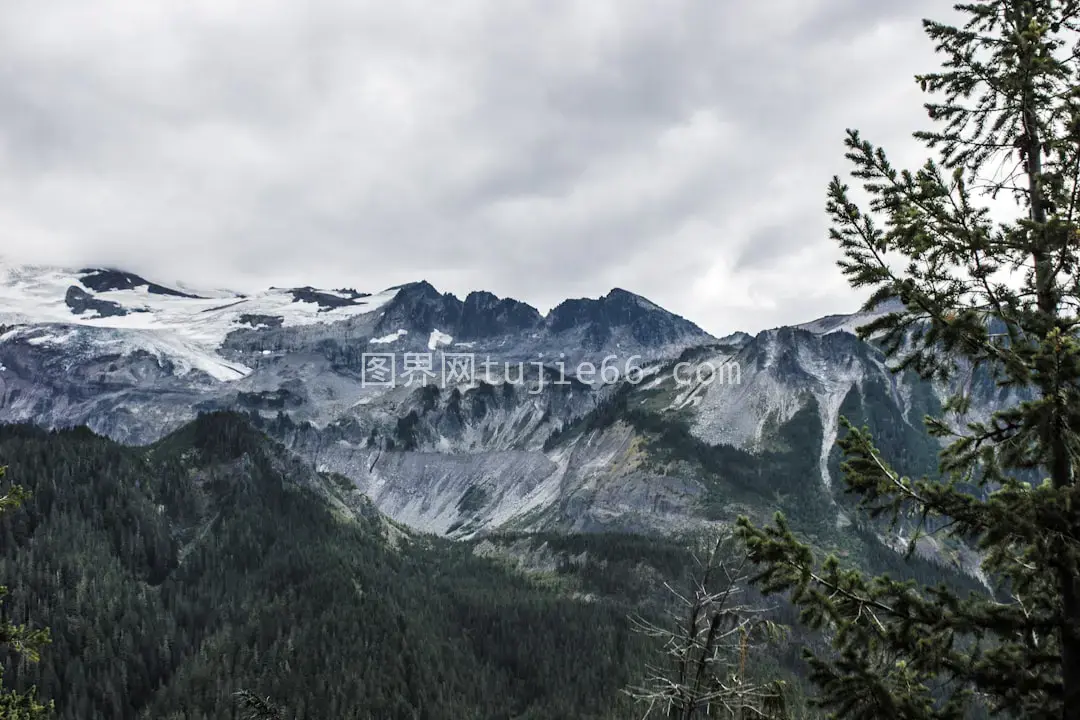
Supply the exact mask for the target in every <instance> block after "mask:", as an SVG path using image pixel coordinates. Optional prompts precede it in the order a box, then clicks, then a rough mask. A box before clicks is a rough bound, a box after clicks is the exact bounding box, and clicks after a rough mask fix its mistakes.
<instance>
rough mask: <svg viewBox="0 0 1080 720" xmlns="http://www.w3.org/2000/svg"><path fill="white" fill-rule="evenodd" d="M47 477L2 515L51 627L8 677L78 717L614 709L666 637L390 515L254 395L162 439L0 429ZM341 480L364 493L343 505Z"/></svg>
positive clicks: (621, 610) (38, 613)
mask: <svg viewBox="0 0 1080 720" xmlns="http://www.w3.org/2000/svg"><path fill="white" fill-rule="evenodd" d="M0 455H3V456H4V457H5V458H7V459H8V460H9V461H10V462H11V463H12V464H13V465H16V466H18V467H19V468H20V472H19V479H20V481H21V482H23V483H24V484H25V485H26V486H27V487H28V488H29V489H30V490H32V492H33V497H32V498H31V499H30V500H29V501H28V502H27V503H26V505H25V506H24V507H23V508H20V509H19V510H16V511H13V512H12V514H11V517H10V522H7V523H2V524H0V531H2V533H3V535H2V539H3V544H2V546H0V547H2V552H0V576H2V577H4V578H5V579H8V580H9V581H10V583H11V586H12V594H11V598H10V602H9V603H8V605H7V611H8V612H9V613H10V617H12V618H13V619H16V620H19V621H21V619H23V618H27V617H32V618H34V619H35V621H40V622H41V623H42V624H48V625H49V626H51V628H52V636H53V643H52V645H51V646H50V648H49V651H48V652H47V653H44V654H43V655H42V658H41V662H40V663H38V664H36V665H29V664H18V665H14V666H12V667H11V669H10V671H9V672H10V675H9V677H8V678H7V679H8V680H9V681H10V682H11V683H12V685H13V686H14V687H15V688H17V689H19V690H25V689H28V688H29V687H30V686H31V685H34V684H36V685H37V686H38V687H39V688H40V689H41V692H42V694H43V695H44V696H46V697H52V698H55V699H56V703H57V708H56V709H57V715H58V717H60V718H72V719H75V718H78V719H80V720H82V719H84V718H91V717H108V718H117V719H118V720H122V719H124V718H155V719H158V718H190V719H195V718H232V717H235V715H234V713H235V712H237V704H236V698H235V696H234V693H236V692H237V691H239V690H247V691H249V692H250V693H252V694H253V695H252V696H251V697H255V698H267V697H270V698H271V699H272V701H273V702H274V703H276V704H280V705H282V706H285V707H287V708H288V711H289V713H290V715H289V717H291V716H292V715H295V716H296V717H297V718H320V719H321V718H391V719H392V718H410V719H411V718H419V717H422V718H433V719H434V718H448V719H449V718H454V719H456V718H473V717H475V718H499V717H502V718H511V717H514V718H518V717H529V718H567V717H575V718H615V717H624V716H625V715H624V714H623V711H624V710H625V709H626V706H627V704H628V703H629V699H626V698H623V697H622V696H621V694H620V693H619V690H620V688H622V687H624V686H625V685H626V684H627V683H628V682H629V681H630V680H631V679H632V678H633V677H634V673H636V672H637V670H638V668H640V666H641V663H642V658H644V657H645V656H646V655H647V653H648V648H647V647H645V646H644V645H643V643H642V641H641V640H640V639H638V638H635V637H634V636H633V635H632V634H631V633H630V631H629V626H628V620H627V617H626V610H625V607H624V606H620V605H617V604H615V603H609V602H583V601H580V600H574V599H571V598H569V597H566V596H565V595H564V594H563V593H561V592H558V591H557V590H556V589H542V588H541V587H539V586H537V585H536V584H535V583H534V582H533V581H531V580H529V579H527V578H526V577H525V576H522V575H519V574H517V573H508V572H507V571H506V570H504V569H503V568H502V567H501V566H500V565H498V564H497V563H494V562H492V561H489V560H484V559H481V558H478V557H476V556H475V555H473V553H472V551H471V548H470V547H468V546H466V545H462V544H452V543H449V542H442V541H438V540H436V539H433V538H420V537H418V538H411V539H410V538H405V539H402V540H400V541H397V542H396V543H391V542H390V541H388V539H387V534H386V530H385V526H384V524H383V521H382V520H381V519H380V518H379V516H378V515H377V514H376V513H374V512H373V511H371V510H370V509H365V508H367V507H368V506H366V505H364V504H363V502H362V499H360V498H358V497H352V499H350V496H349V495H347V494H341V493H344V492H346V490H347V488H346V487H343V486H342V485H341V484H340V483H339V482H337V481H335V480H334V478H331V477H328V476H321V475H317V474H315V473H314V472H313V471H311V470H310V469H308V468H306V467H305V466H303V465H302V464H300V463H298V462H296V461H294V460H293V459H291V458H290V457H289V456H288V455H287V454H286V453H285V452H284V451H283V450H281V449H280V448H278V447H276V446H274V445H273V444H271V443H270V442H269V441H268V440H267V439H266V438H265V437H264V436H262V435H261V434H259V433H257V432H255V431H254V430H252V428H251V427H250V426H249V425H248V424H247V423H246V421H245V420H244V419H243V418H242V417H241V416H238V415H231V414H217V415H213V416H204V417H202V418H200V419H199V420H198V421H197V422H195V423H194V424H192V425H190V426H188V427H186V428H184V429H182V430H181V431H179V432H178V433H176V434H174V435H172V436H170V437H169V438H167V439H165V440H164V441H162V442H160V443H158V444H157V445H155V446H153V447H151V448H148V449H138V448H125V447H121V446H119V445H116V444H114V443H112V442H110V441H108V440H105V439H102V438H99V437H97V436H95V435H93V434H92V433H89V432H86V431H83V430H76V431H64V432H54V433H45V432H43V431H39V430H34V429H30V428H25V427H5V428H0ZM331 496H333V497H337V498H338V499H339V500H340V501H342V502H345V503H346V505H349V504H350V503H353V504H354V505H355V509H354V510H353V511H350V512H347V513H346V512H344V511H341V510H333V511H332V510H331V509H330V508H331V505H330V504H328V502H327V498H328V497H331Z"/></svg>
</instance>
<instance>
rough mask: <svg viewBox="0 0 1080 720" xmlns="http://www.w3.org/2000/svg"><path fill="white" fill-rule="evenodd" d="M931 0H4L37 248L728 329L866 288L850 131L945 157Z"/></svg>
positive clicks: (22, 239)
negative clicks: (604, 308)
mask: <svg viewBox="0 0 1080 720" xmlns="http://www.w3.org/2000/svg"><path fill="white" fill-rule="evenodd" d="M943 11H944V12H948V11H949V9H948V5H947V4H944V3H941V2H932V1H931V0H915V1H913V2H907V3H867V2H862V1H859V2H856V0H772V1H771V2H751V1H750V0H743V1H741V2H737V3H718V2H713V1H712V0H593V1H591V2H589V3H579V2H571V1H570V0H558V1H554V2H550V3H539V2H525V1H524V0H508V1H505V2H496V1H495V0H466V1H465V2H459V3H439V4H432V3H427V2H423V3H421V2H420V1H419V0H403V1H402V2H395V3H388V2H378V3H376V2H344V0H341V1H339V0H313V1H312V2H309V3H303V4H301V3H294V2H286V1H285V0H262V1H260V2H257V3H256V2H241V1H240V0H213V1H211V0H201V1H197V2H192V1H191V0H184V1H183V2H181V1H180V0H169V1H168V2H162V3H152V4H151V3H132V2H129V1H127V0H106V1H105V2H101V3H95V4H94V6H93V8H92V9H91V8H89V7H88V6H87V5H86V4H85V3H83V2H80V0H51V2H49V3H29V2H25V3H24V2H20V1H19V0H16V1H15V2H14V3H8V4H7V5H6V6H5V11H4V12H5V22H4V23H2V24H0V228H3V233H4V242H3V246H2V249H0V251H2V252H3V253H4V254H6V255H8V256H11V257H12V258H13V259H17V260H23V261H34V262H49V263H61V264H78V265H84V264H118V265H122V266H125V267H128V268H131V269H133V270H135V271H137V272H141V273H144V274H148V275H151V276H154V277H155V278H160V279H161V280H164V281H170V280H174V279H183V280H185V281H186V282H189V283H193V284H196V285H198V284H202V285H207V286H232V287H237V288H238V289H244V290H247V289H254V288H258V287H264V286H267V285H279V286H281V285H289V284H297V283H303V284H318V285H324V286H341V285H348V286H352V287H358V288H367V289H378V288H382V287H385V286H389V285H393V284H396V283H400V282H404V281H408V280H412V279H419V278H426V279H428V280H430V281H432V282H433V283H435V284H436V285H437V286H438V287H440V288H442V289H446V290H451V291H454V292H458V293H463V292H467V291H468V290H470V289H478V288H483V289H489V290H492V291H494V292H497V293H499V294H503V295H513V296H515V297H519V298H521V299H523V300H526V301H529V302H532V303H534V304H537V305H539V306H541V307H548V306H550V305H552V304H554V303H556V302H558V301H559V300H561V299H563V298H564V297H568V296H586V295H591V296H595V295H598V294H602V293H604V292H606V291H607V290H608V289H610V288H611V287H612V286H616V285H617V286H621V287H626V288H630V289H633V290H635V291H637V292H640V293H642V294H645V295H647V296H649V297H650V298H652V299H653V300H655V301H656V302H658V303H660V304H662V305H664V306H666V307H668V308H670V309H672V310H673V311H676V312H679V313H680V314H683V315H685V316H687V317H689V318H691V319H693V320H695V321H697V322H698V323H699V324H701V325H702V326H704V327H706V328H707V329H709V330H711V331H713V332H715V333H718V334H719V333H726V332H729V331H731V330H734V329H748V330H758V329H761V328H763V327H768V326H773V325H777V324H781V323H791V322H799V321H802V320H806V319H809V317H810V316H812V315H814V314H821V313H828V312H842V311H845V310H849V309H852V308H853V307H854V306H855V305H856V304H857V302H858V299H857V298H856V297H855V296H854V295H853V294H852V293H851V292H850V291H849V290H848V289H847V287H846V285H845V283H844V281H843V278H842V277H841V276H840V275H839V271H838V270H837V269H836V268H835V261H836V259H837V253H836V250H835V248H834V247H833V246H832V244H831V242H830V241H829V240H828V238H827V234H826V230H827V227H826V222H825V218H824V211H823V206H824V190H825V183H826V182H827V181H828V178H829V177H830V176H831V175H832V174H834V173H836V172H842V171H843V170H844V164H843V155H842V150H843V149H842V146H841V141H842V138H843V130H844V128H845V127H849V126H857V127H861V128H863V129H864V130H865V132H866V134H867V135H868V137H870V138H871V139H873V140H875V141H877V142H880V143H883V144H885V145H886V146H888V147H892V148H896V149H897V151H898V152H899V157H898V158H897V159H898V160H906V159H911V160H915V161H917V160H919V159H920V157H921V155H920V153H919V151H918V148H917V147H916V146H915V145H914V144H913V142H912V141H911V140H910V131H911V130H913V129H915V128H916V127H917V126H918V125H919V124H920V123H921V121H922V112H921V108H920V105H919V103H920V98H919V95H918V93H917V91H916V89H915V86H914V83H913V81H912V75H913V74H914V73H916V72H920V71H925V70H928V69H931V68H933V67H934V65H933V63H934V58H933V56H932V54H931V52H930V47H929V44H928V43H927V41H926V40H925V38H924V37H923V36H922V31H921V27H920V24H919V19H920V18H921V17H922V16H924V15H927V14H935V15H937V16H938V17H940V16H941V13H942V12H943Z"/></svg>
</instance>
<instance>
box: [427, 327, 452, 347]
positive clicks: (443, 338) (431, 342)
mask: <svg viewBox="0 0 1080 720" xmlns="http://www.w3.org/2000/svg"><path fill="white" fill-rule="evenodd" d="M452 342H454V338H453V337H451V336H450V335H447V334H446V333H444V332H442V331H440V330H432V331H431V337H430V338H428V343H427V346H428V350H434V349H436V348H437V347H439V346H440V345H449V344H451V343H452Z"/></svg>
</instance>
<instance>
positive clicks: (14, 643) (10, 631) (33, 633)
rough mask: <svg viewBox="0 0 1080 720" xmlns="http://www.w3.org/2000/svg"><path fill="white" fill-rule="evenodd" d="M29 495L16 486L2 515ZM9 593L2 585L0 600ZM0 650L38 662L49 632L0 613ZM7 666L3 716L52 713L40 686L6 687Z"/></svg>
mask: <svg viewBox="0 0 1080 720" xmlns="http://www.w3.org/2000/svg"><path fill="white" fill-rule="evenodd" d="M6 473H7V468H6V467H0V480H3V478H4V475H5V474H6ZM27 497H29V496H28V494H27V492H26V490H25V489H24V488H23V487H22V486H21V485H14V486H11V487H9V488H8V489H7V492H6V493H4V495H2V496H0V515H4V514H6V513H8V512H9V511H11V510H14V509H16V508H18V507H20V506H21V505H22V503H23V502H25V501H26V499H27ZM7 595H8V589H7V587H5V586H2V585H0V602H3V600H4V599H5V598H6V597H7ZM0 618H2V619H0V651H2V652H3V653H4V655H5V656H6V657H7V658H8V659H9V660H10V661H12V662H15V663H20V662H21V663H35V662H37V661H38V660H39V659H40V657H41V656H40V650H41V648H42V647H44V646H45V645H48V644H49V640H50V638H49V631H48V630H41V629H36V630H35V629H33V628H31V627H29V626H27V625H24V624H21V623H19V622H17V621H16V622H13V621H12V620H11V619H9V617H8V612H6V611H5V612H4V613H3V615H2V616H0ZM3 673H4V669H3V667H0V718H5V720H37V719H39V718H41V719H44V718H47V717H49V716H50V714H51V710H52V708H53V704H52V703H51V702H50V703H49V704H48V705H42V704H41V703H40V702H39V701H38V699H37V688H36V687H30V688H28V689H26V690H22V691H18V690H6V689H4V686H3Z"/></svg>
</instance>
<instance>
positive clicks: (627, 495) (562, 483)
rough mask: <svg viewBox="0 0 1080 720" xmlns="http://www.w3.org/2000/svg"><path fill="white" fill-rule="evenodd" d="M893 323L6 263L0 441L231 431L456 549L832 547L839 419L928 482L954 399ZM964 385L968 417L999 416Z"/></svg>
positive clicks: (986, 397) (989, 400)
mask: <svg viewBox="0 0 1080 720" xmlns="http://www.w3.org/2000/svg"><path fill="white" fill-rule="evenodd" d="M888 310H889V308H888V307H882V308H878V309H877V310H875V311H874V312H869V313H867V312H860V313H853V314H850V315H839V316H831V317H826V318H821V319H817V320H812V321H809V322H806V323H804V324H800V325H796V326H792V327H782V328H775V329H770V330H766V331H763V332H759V333H757V334H755V335H751V334H747V333H741V332H740V333H734V334H732V335H730V336H727V337H724V338H716V337H713V336H711V335H710V334H709V333H707V332H705V331H704V330H702V329H701V328H699V327H698V326H697V325H695V324H694V323H693V322H691V321H690V320H687V319H685V318H682V317H679V316H677V315H675V314H673V313H670V312H668V311H666V310H664V309H663V308H661V307H659V306H658V305H656V304H654V303H652V302H650V301H649V300H647V299H645V298H643V297H641V296H639V295H635V294H634V293H632V292H629V291H626V290H623V289H619V288H616V289H613V290H611V292H609V293H608V294H606V295H604V296H603V297H600V298H596V299H570V300H566V301H564V302H562V303H561V304H559V305H557V306H556V307H554V308H553V309H552V310H551V311H550V312H549V313H547V314H546V315H545V314H542V313H540V312H539V311H538V310H537V309H536V308H533V307H531V306H529V305H528V304H526V303H523V302H520V301H518V300H514V299H511V298H499V297H497V296H495V295H493V294H491V293H488V292H483V291H477V292H472V293H469V294H468V295H467V296H466V297H465V298H464V299H463V300H462V299H459V298H457V297H455V296H454V295H452V294H449V293H440V292H439V291H438V290H436V289H435V288H434V287H433V286H432V285H431V284H430V283H427V282H423V281H421V282H416V283H410V284H406V285H401V286H396V287H392V288H388V289H385V290H382V291H378V292H364V291H358V290H356V289H353V288H339V289H321V288H315V287H310V286H308V287H296V288H270V289H268V290H266V291H263V292H260V293H255V294H242V293H233V292H229V291H220V290H217V291H212V292H208V291H200V290H198V289H195V288H194V287H192V286H189V285H187V284H184V285H178V284H169V283H162V282H155V281H151V280H147V279H144V278H142V277H140V276H138V275H135V274H133V273H130V272H126V271H123V270H118V269H111V268H84V269H63V268H52V267H28V266H17V265H11V264H0V422H32V423H36V424H39V425H43V426H46V427H70V426H78V425H86V426H88V427H89V428H91V429H92V430H94V431H95V432H98V433H100V434H102V435H105V436H108V437H110V438H112V439H114V440H116V441H119V442H123V443H127V444H133V445H145V444H149V443H152V442H155V441H157V440H159V439H160V438H162V437H164V436H165V435H166V434H168V433H170V432H172V431H174V430H176V429H177V428H180V427H181V426H183V425H185V424H186V423H189V422H190V421H192V420H193V419H194V418H195V417H196V416H198V415H199V414H200V413H205V412H211V411H219V410H234V411H240V412H243V413H245V414H246V415H247V416H248V417H249V418H250V420H251V422H253V423H254V424H256V425H257V426H259V427H260V428H262V429H263V430H264V431H265V432H266V433H267V434H269V435H270V436H271V437H272V438H274V439H276V440H279V441H281V442H282V443H284V445H285V446H286V447H287V448H289V449H290V450H291V451H293V452H294V453H295V454H296V455H298V456H299V457H300V458H302V459H303V460H304V461H306V462H308V463H309V464H310V465H312V466H314V467H315V468H316V469H318V470H319V471H326V472H334V473H338V474H340V475H341V476H344V477H347V478H349V480H350V481H351V482H353V483H354V484H355V486H356V487H357V488H358V489H359V490H360V491H361V492H363V493H364V494H366V495H367V496H369V497H370V498H371V499H372V500H373V502H374V503H375V505H376V506H377V507H378V508H379V510H380V511H382V512H383V513H385V514H386V515H387V516H389V517H390V518H392V519H393V520H395V521H399V522H401V523H404V524H405V525H408V526H410V527H412V528H415V529H417V530H421V531H426V532H432V533H436V534H439V535H446V536H449V537H451V538H459V539H464V538H475V537H480V536H484V535H487V534H491V533H496V532H511V531H513V532H549V531H555V532H595V531H601V530H618V531H630V532H639V533H662V534H671V533H676V532H681V531H685V530H691V529H694V528H697V527H702V526H706V525H708V524H710V523H712V522H716V521H725V520H730V519H731V518H733V517H734V516H735V515H736V514H740V513H750V514H752V515H759V516H762V517H764V516H765V515H767V514H770V513H771V512H772V511H774V510H776V509H782V510H785V511H786V512H788V513H789V514H790V515H792V516H793V517H794V518H795V520H796V522H799V523H801V524H802V527H803V528H804V529H806V530H807V531H810V532H813V533H816V534H817V535H818V537H819V540H820V541H821V542H822V543H825V544H829V545H833V546H838V547H844V544H845V543H846V542H847V540H848V535H849V534H850V533H849V532H848V531H846V530H845V529H846V528H848V527H849V526H850V525H851V523H852V522H853V513H852V509H851V508H850V507H848V506H847V504H846V502H847V501H846V500H845V499H844V497H843V496H842V493H840V491H839V487H840V485H842V483H840V482H839V480H838V473H839V458H838V456H837V452H836V450H835V449H834V445H835V440H836V433H837V427H838V419H839V417H840V416H841V415H843V416H846V417H848V418H850V419H852V420H855V421H857V422H861V423H864V424H868V425H870V426H871V427H872V429H874V430H875V431H876V432H877V434H878V436H879V442H880V444H881V445H882V447H883V450H884V451H892V452H893V453H894V456H897V457H899V458H900V463H901V469H904V470H907V471H909V472H921V471H932V470H933V467H934V466H935V465H936V463H935V457H936V452H937V449H938V445H937V441H935V440H932V439H931V438H929V437H928V436H927V435H926V433H925V431H924V429H923V427H922V423H921V418H922V416H923V415H924V414H926V413H933V412H937V411H938V410H939V409H940V403H941V400H942V398H943V397H944V395H945V394H946V393H947V392H948V391H949V390H950V388H948V387H944V386H940V385H937V384H933V383H929V382H927V381H923V380H921V379H919V378H917V377H913V376H910V375H896V374H893V373H892V372H891V371H890V370H889V369H888V368H887V366H886V363H885V359H884V357H883V356H882V354H881V352H880V351H879V350H878V349H877V347H876V346H875V345H874V343H873V342H865V341H863V340H860V339H859V338H858V337H857V336H856V335H855V330H856V328H858V327H859V326H860V325H862V324H864V323H866V322H868V321H869V320H870V319H872V318H873V317H875V316H876V315H878V314H880V313H883V312H887V311H888ZM377 371H379V372H377ZM380 372H381V374H380ZM964 381H965V382H975V383H979V380H978V378H967V379H966V380H964ZM976 389H977V392H976V401H975V403H974V404H973V406H972V409H971V411H970V413H971V414H973V415H979V414H985V413H987V412H989V411H990V409H991V408H993V407H995V406H997V405H998V404H1000V403H1002V402H1007V401H1008V398H1005V397H1002V396H1001V394H1000V393H999V391H998V390H997V389H996V388H994V387H993V386H992V384H990V383H982V386H980V387H977V388H976ZM855 520H856V521H858V522H861V520H859V519H858V518H855ZM884 539H885V540H886V542H896V541H898V540H897V538H892V539H889V538H884ZM931 550H935V549H934V548H931ZM936 550H940V549H936ZM952 559H953V560H954V561H956V562H958V563H964V559H963V558H955V557H954V558H952Z"/></svg>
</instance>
